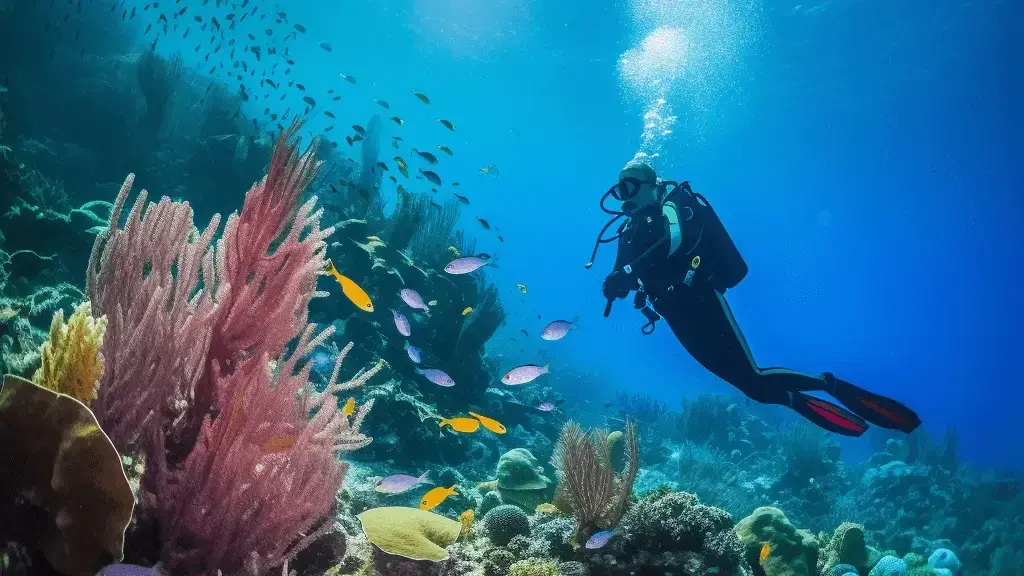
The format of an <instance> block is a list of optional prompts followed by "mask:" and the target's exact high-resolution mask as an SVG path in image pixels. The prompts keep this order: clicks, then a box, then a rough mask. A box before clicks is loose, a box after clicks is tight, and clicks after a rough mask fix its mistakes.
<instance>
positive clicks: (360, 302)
mask: <svg viewBox="0 0 1024 576" xmlns="http://www.w3.org/2000/svg"><path fill="white" fill-rule="evenodd" d="M324 270H326V271H327V273H328V274H330V275H331V276H334V279H335V280H337V281H338V284H341V292H342V293H343V294H344V295H345V296H346V297H347V298H348V299H349V300H351V301H352V303H353V304H355V305H356V307H358V308H359V309H360V310H363V311H366V312H373V302H371V301H370V295H369V294H367V293H366V290H363V289H362V288H360V287H359V285H358V284H356V283H355V282H353V281H352V279H351V278H349V277H348V276H345V275H344V274H342V273H341V272H338V269H337V268H335V267H334V262H332V261H331V259H330V258H328V259H327V263H326V264H324Z"/></svg>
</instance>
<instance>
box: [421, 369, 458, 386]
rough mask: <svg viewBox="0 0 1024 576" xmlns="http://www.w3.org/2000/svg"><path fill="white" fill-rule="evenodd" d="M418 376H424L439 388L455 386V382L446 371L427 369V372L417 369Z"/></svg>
mask: <svg viewBox="0 0 1024 576" xmlns="http://www.w3.org/2000/svg"><path fill="white" fill-rule="evenodd" d="M416 373H417V374H422V375H423V376H425V377H426V378H427V380H430V381H431V382H433V383H434V384H437V385H438V386H444V387H445V388H451V387H452V386H455V381H454V380H452V377H451V376H449V375H448V374H447V373H445V371H444V370H438V369H437V368H427V369H426V370H420V369H419V368H417V369H416Z"/></svg>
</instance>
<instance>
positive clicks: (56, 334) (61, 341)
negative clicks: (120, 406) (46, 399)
mask: <svg viewBox="0 0 1024 576" xmlns="http://www.w3.org/2000/svg"><path fill="white" fill-rule="evenodd" d="M106 329H107V318H106V316H101V317H100V318H93V317H92V305H91V304H90V303H89V302H88V301H86V302H82V303H81V304H79V305H78V308H76V309H75V312H74V313H73V314H72V315H71V317H70V318H68V321H67V323H65V322H64V311H63V310H58V311H57V313H56V314H54V315H53V322H51V323H50V337H49V338H47V340H46V342H43V345H42V346H41V347H40V348H39V352H40V354H41V356H42V365H41V366H40V367H39V369H38V370H36V373H35V374H34V375H33V376H32V381H33V382H35V383H36V384H39V385H40V386H43V387H45V388H49V389H50V390H53V391H54V392H59V393H61V394H67V395H68V396H71V397H73V398H75V399H77V400H79V401H81V402H84V403H86V404H88V403H89V402H91V401H92V399H93V398H95V397H96V386H97V385H98V384H99V380H100V377H101V376H103V354H101V353H100V346H101V345H102V344H103V334H104V332H105V331H106Z"/></svg>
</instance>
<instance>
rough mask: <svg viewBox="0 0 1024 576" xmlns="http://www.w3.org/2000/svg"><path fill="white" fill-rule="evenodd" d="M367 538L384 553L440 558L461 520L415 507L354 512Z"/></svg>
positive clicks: (457, 533)
mask: <svg viewBox="0 0 1024 576" xmlns="http://www.w3.org/2000/svg"><path fill="white" fill-rule="evenodd" d="M357 518H359V522H360V523H361V524H362V526H363V533H364V534H366V539H367V540H369V541H370V543H372V544H373V545H374V546H376V547H377V548H380V549H381V550H382V551H384V552H385V553H387V554H393V555H395V556H402V557H403V558H409V559H411V560H431V561H434V562H440V561H442V560H447V559H448V551H447V550H446V549H445V548H447V547H448V546H451V545H452V544H454V543H455V541H456V540H457V539H458V537H459V533H460V532H461V531H462V523H461V522H459V521H457V520H452V519H450V518H445V517H444V516H440V515H438V514H434V513H433V512H430V511H427V510H420V509H418V508H406V507H403V506H386V507H382V508H371V509H370V510H367V511H365V512H363V513H362V514H359V515H358V516H357Z"/></svg>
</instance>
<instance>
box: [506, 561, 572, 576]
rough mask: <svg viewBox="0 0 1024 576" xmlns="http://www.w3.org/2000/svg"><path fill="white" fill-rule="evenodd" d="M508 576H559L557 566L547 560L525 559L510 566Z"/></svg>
mask: <svg viewBox="0 0 1024 576" xmlns="http://www.w3.org/2000/svg"><path fill="white" fill-rule="evenodd" d="M508 576H559V572H558V564H557V563H555V562H550V561H547V560H538V559H536V558H527V559H526V560H520V561H519V562H516V563H515V564H513V565H512V567H511V568H509V570H508Z"/></svg>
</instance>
